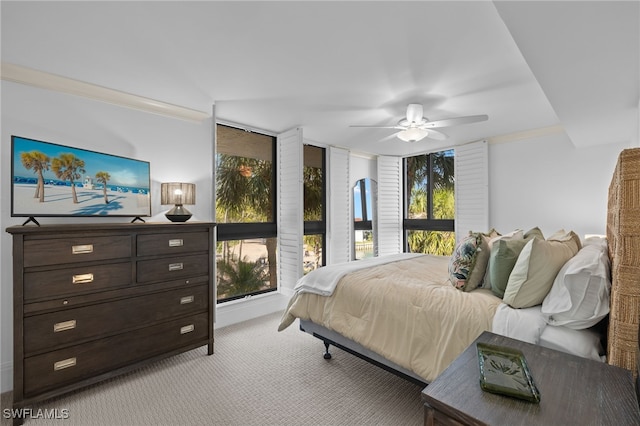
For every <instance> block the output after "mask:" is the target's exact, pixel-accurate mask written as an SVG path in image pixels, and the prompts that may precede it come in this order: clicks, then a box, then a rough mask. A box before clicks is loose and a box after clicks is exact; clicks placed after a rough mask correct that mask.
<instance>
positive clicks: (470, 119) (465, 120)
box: [420, 114, 489, 129]
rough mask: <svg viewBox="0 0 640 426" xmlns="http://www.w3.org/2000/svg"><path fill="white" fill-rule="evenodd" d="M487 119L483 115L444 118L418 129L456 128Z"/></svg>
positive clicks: (428, 122) (486, 116)
mask: <svg viewBox="0 0 640 426" xmlns="http://www.w3.org/2000/svg"><path fill="white" fill-rule="evenodd" d="M488 119H489V116H488V115H485V114H482V115H468V116H466V117H456V118H446V119H444V120H436V121H427V122H426V123H425V124H422V125H421V126H420V127H424V128H425V129H431V128H433V127H449V126H457V125H459V124H469V123H477V122H479V121H486V120H488Z"/></svg>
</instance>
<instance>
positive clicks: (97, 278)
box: [24, 262, 132, 302]
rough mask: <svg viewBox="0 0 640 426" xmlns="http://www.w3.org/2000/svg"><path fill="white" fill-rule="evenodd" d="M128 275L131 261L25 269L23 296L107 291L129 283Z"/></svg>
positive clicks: (55, 295)
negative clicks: (47, 268) (63, 267)
mask: <svg viewBox="0 0 640 426" xmlns="http://www.w3.org/2000/svg"><path fill="white" fill-rule="evenodd" d="M131 278H132V270H131V262H126V263H112V264H108V265H91V266H74V267H72V268H65V269H54V270H49V271H38V272H25V274H24V299H25V301H26V302H29V301H32V300H35V299H42V298H51V297H64V296H70V295H76V294H86V293H93V292H96V291H101V290H109V289H111V288H117V287H124V286H128V285H130V284H131Z"/></svg>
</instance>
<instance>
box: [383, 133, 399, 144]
mask: <svg viewBox="0 0 640 426" xmlns="http://www.w3.org/2000/svg"><path fill="white" fill-rule="evenodd" d="M398 133H400V132H399V131H398V132H394V133H392V134H390V135H389V136H385V137H384V138H382V139H380V140H379V141H378V142H387V141H390V140H391V139H393V138H395V137H396V136H398Z"/></svg>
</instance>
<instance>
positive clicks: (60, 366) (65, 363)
mask: <svg viewBox="0 0 640 426" xmlns="http://www.w3.org/2000/svg"><path fill="white" fill-rule="evenodd" d="M75 365H76V357H73V358H67V359H63V360H62V361H58V362H56V363H54V364H53V371H59V370H64V369H65V368H69V367H74V366H75Z"/></svg>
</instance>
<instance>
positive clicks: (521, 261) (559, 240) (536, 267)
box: [502, 231, 581, 308]
mask: <svg viewBox="0 0 640 426" xmlns="http://www.w3.org/2000/svg"><path fill="white" fill-rule="evenodd" d="M580 248H581V244H580V237H578V235H576V233H575V232H573V231H570V232H568V233H563V232H557V233H555V234H554V235H552V236H551V237H549V239H547V240H542V239H540V238H532V239H531V240H529V242H527V243H526V244H525V246H524V248H523V249H522V251H521V252H520V255H519V256H518V260H517V261H516V264H515V266H514V267H513V270H512V271H511V275H509V281H508V282H507V287H506V289H505V291H504V296H503V298H502V300H503V302H505V303H507V304H508V305H509V306H511V307H512V308H528V307H531V306H535V305H539V304H541V303H542V301H543V300H544V298H545V297H546V296H547V293H549V290H550V289H551V286H552V285H553V281H554V279H555V277H556V275H557V274H558V272H559V271H560V269H561V268H562V266H563V265H564V264H565V263H566V262H567V261H568V260H569V259H571V258H572V257H573V256H575V254H576V253H578V250H580Z"/></svg>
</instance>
